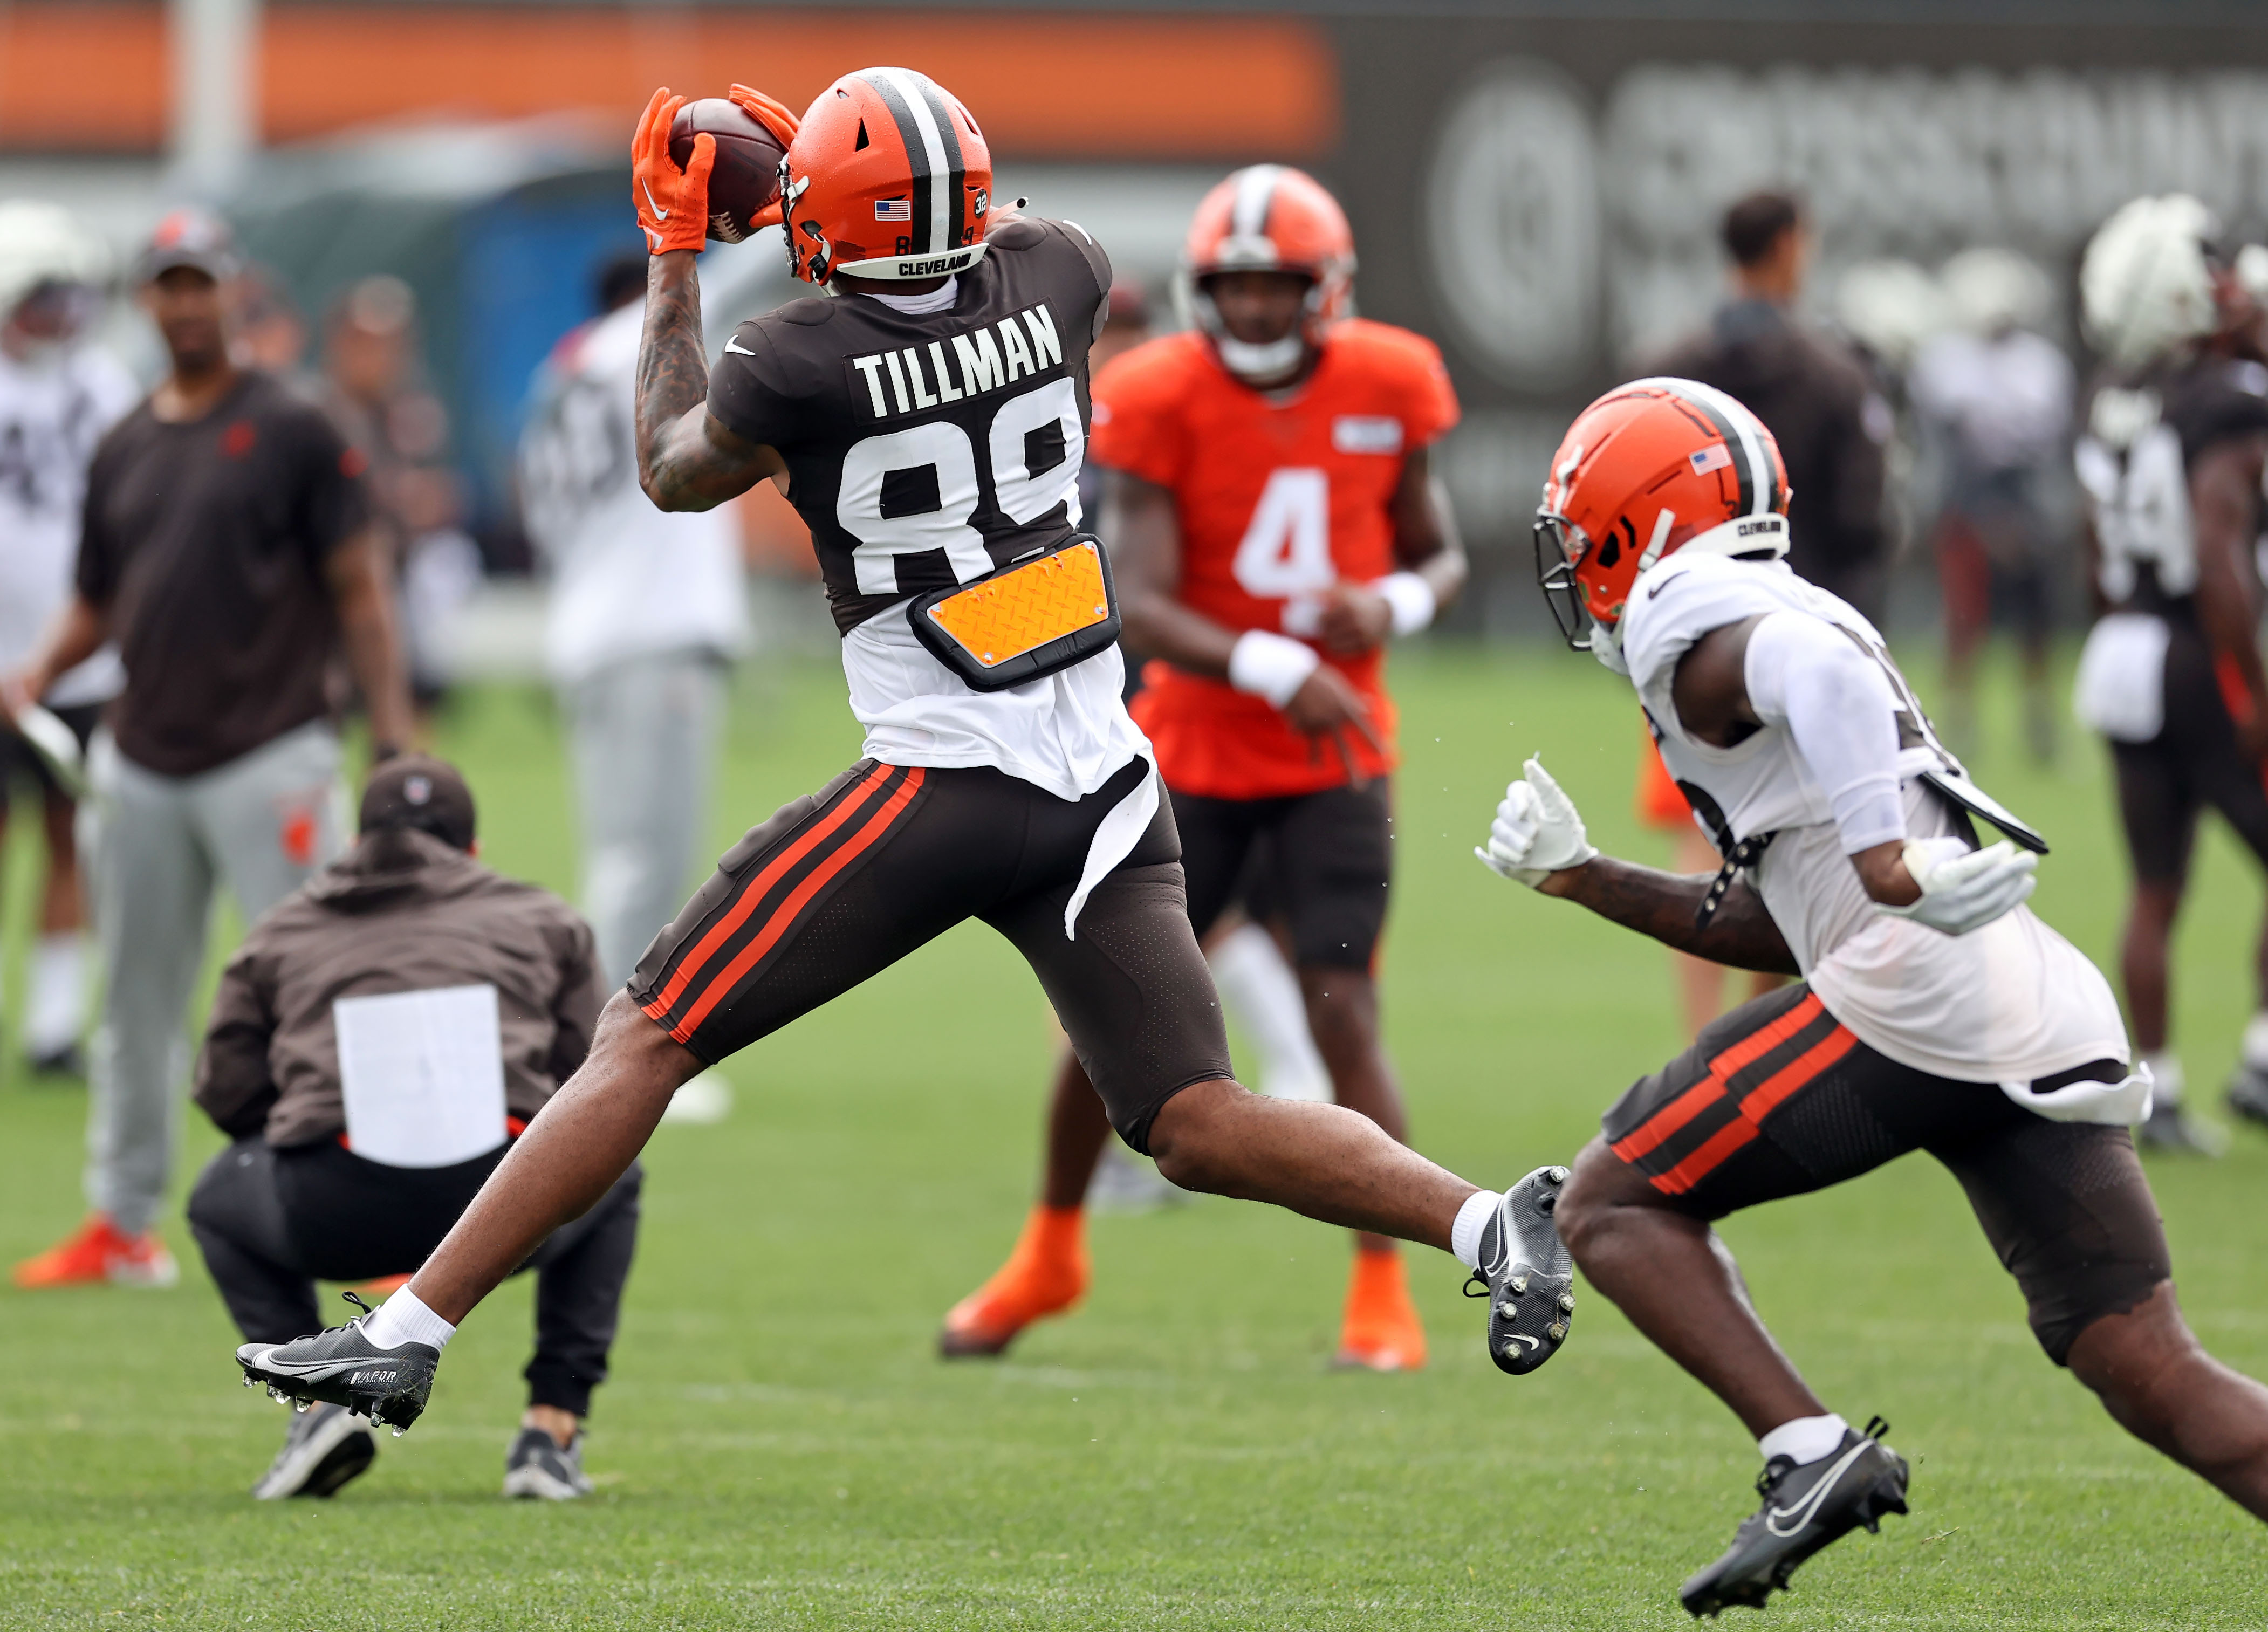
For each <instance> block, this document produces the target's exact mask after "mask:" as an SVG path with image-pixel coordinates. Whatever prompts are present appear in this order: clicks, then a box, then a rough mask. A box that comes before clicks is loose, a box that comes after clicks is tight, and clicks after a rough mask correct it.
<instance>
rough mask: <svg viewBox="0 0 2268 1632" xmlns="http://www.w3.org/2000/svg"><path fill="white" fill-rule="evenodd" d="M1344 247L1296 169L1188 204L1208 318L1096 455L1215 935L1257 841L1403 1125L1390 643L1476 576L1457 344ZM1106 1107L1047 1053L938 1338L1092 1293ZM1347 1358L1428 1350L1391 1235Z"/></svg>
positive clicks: (1383, 1097) (1344, 1340) (986, 1338)
mask: <svg viewBox="0 0 2268 1632" xmlns="http://www.w3.org/2000/svg"><path fill="white" fill-rule="evenodd" d="M1353 272H1354V239H1353V236H1352V234H1351V232H1349V231H1348V228H1347V222H1346V217H1345V215H1344V213H1343V212H1342V211H1341V210H1340V209H1339V206H1338V202H1337V200H1335V199H1334V198H1332V197H1331V195H1329V193H1327V192H1325V191H1324V190H1323V188H1322V187H1321V186H1320V185H1319V184H1318V183H1317V182H1315V181H1314V180H1313V179H1312V178H1311V177H1308V176H1307V175H1305V174H1303V173H1300V172H1299V171H1297V170H1292V169H1289V168H1286V167H1285V166H1284V165H1252V166H1250V167H1249V168H1247V169H1244V170H1240V171H1238V172H1237V173H1235V174H1233V175H1232V176H1230V177H1229V178H1228V179H1227V180H1225V181H1223V182H1221V183H1220V184H1219V186H1218V187H1214V188H1213V190H1212V191H1211V193H1210V194H1208V195H1206V197H1205V199H1204V202H1202V203H1200V204H1199V205H1198V206H1197V216H1196V217H1195V219H1194V221H1193V222H1192V223H1191V224H1190V227H1189V240H1188V244H1187V246H1186V248H1185V249H1184V251H1183V255H1182V290H1181V292H1182V297H1183V299H1184V301H1185V303H1186V304H1187V305H1188V306H1189V308H1190V311H1191V314H1192V315H1193V316H1194V317H1195V319H1196V320H1197V321H1196V324H1195V326H1194V327H1191V328H1189V329H1187V330H1185V331H1183V332H1182V333H1180V334H1171V335H1167V336H1166V337H1164V338H1162V339H1159V340H1153V341H1152V342H1149V343H1148V344H1146V345H1144V346H1141V347H1138V348H1137V349H1134V350H1132V351H1130V352H1129V353H1127V354H1126V356H1124V357H1122V358H1119V359H1117V360H1116V361H1115V362H1114V363H1113V364H1111V366H1110V367H1109V368H1108V370H1106V371H1104V372H1103V373H1102V374H1101V376H1100V377H1099V378H1098V379H1096V381H1095V386H1094V444H1093V446H1092V448H1091V450H1090V452H1091V454H1092V456H1093V458H1094V459H1095V460H1096V462H1097V463H1098V464H1100V465H1101V466H1102V467H1104V468H1105V472H1106V483H1107V485H1106V489H1105V492H1106V515H1107V517H1108V521H1107V524H1106V527H1105V531H1106V533H1108V537H1109V539H1110V547H1111V559H1112V562H1113V563H1114V565H1115V566H1116V570H1117V573H1118V581H1119V585H1120V589H1121V592H1122V593H1123V597H1124V604H1125V609H1126V637H1127V641H1128V643H1130V645H1132V646H1134V647H1135V648H1136V649H1137V650H1138V651H1141V652H1143V653H1144V654H1145V655H1146V656H1147V657H1149V658H1152V659H1153V661H1152V663H1151V664H1150V665H1149V666H1148V668H1147V670H1146V671H1145V681H1146V684H1145V688H1144V689H1143V691H1142V692H1141V694H1140V695H1138V697H1137V698H1136V699H1135V702H1134V704H1133V713H1134V718H1135V719H1136V721H1137V722H1138V723H1139V724H1140V725H1141V726H1142V727H1143V729H1144V730H1145V731H1146V732H1147V733H1148V735H1149V738H1150V740H1151V742H1152V744H1153V745H1154V746H1155V747H1156V749H1157V763H1158V769H1159V771H1160V775H1162V776H1163V777H1164V779H1165V783H1166V788H1167V792H1168V794H1169V795H1170V796H1171V798H1172V801H1173V807H1174V817H1175V826H1176V827H1178V828H1179V829H1180V832H1181V841H1182V871H1183V872H1184V873H1185V875H1186V877H1187V879H1188V892H1189V921H1190V924H1191V926H1192V927H1193V928H1194V929H1195V930H1197V934H1198V935H1199V936H1200V937H1203V936H1204V935H1207V934H1209V933H1210V932H1211V930H1213V928H1214V926H1215V924H1216V923H1218V922H1219V920H1220V919H1221V917H1222V915H1223V914H1224V912H1225V911H1226V909H1227V908H1229V906H1230V904H1231V901H1232V900H1233V897H1234V895H1235V893H1236V891H1237V887H1238V884H1239V880H1240V879H1241V878H1242V877H1243V875H1244V873H1245V871H1246V867H1247V864H1248V861H1249V860H1250V859H1251V857H1252V856H1253V853H1254V851H1255V849H1256V846H1258V847H1260V854H1261V855H1262V856H1264V858H1265V865H1266V866H1267V867H1268V869H1269V877H1268V878H1267V880H1266V882H1267V885H1268V886H1269V887H1268V889H1267V892H1266V893H1267V895H1268V897H1269V899H1270V901H1271V902H1272V903H1273V906H1274V909H1275V911H1276V912H1277V913H1278V915H1280V916H1281V919H1282V920H1283V923H1284V925H1285V929H1286V930H1287V931H1288V939H1289V941H1290V943H1291V949H1292V960H1293V963H1294V965H1295V967H1296V968H1297V971H1298V974H1299V980H1300V989H1301V993H1302V996H1304V998H1305V1000H1306V1008H1307V1022H1308V1026H1309V1028H1310V1030H1311V1031H1312V1032H1313V1033H1314V1040H1315V1041H1316V1043H1317V1045H1318V1047H1319V1048H1320V1050H1321V1053H1322V1058H1323V1062H1324V1064H1325V1065H1326V1067H1327V1068H1328V1070H1329V1075H1330V1080H1331V1086H1332V1089H1333V1092H1334V1097H1335V1098H1336V1099H1337V1102H1338V1103H1339V1104H1340V1105H1342V1106H1348V1107H1350V1108H1351V1109H1353V1110H1357V1111H1360V1112H1361V1113H1362V1114H1364V1115H1366V1116H1367V1117H1369V1118H1370V1119H1371V1120H1372V1121H1374V1122H1376V1123H1377V1124H1378V1125H1379V1126H1380V1127H1381V1128H1384V1129H1385V1130H1386V1131H1387V1132H1388V1133H1390V1134H1392V1135H1393V1136H1395V1138H1397V1139H1398V1138H1402V1137H1403V1136H1404V1119H1403V1106H1402V1096H1401V1092H1400V1091H1399V1089H1398V1088H1397V1087H1396V1085H1395V1079H1394V1072H1393V1069H1392V1067H1391V1066H1390V1065H1389V1064H1388V1062H1387V1058H1386V1055H1385V1051H1384V1049H1383V1048H1382V1047H1381V1043H1380V1039H1379V1022H1378V988H1377V983H1376V980H1375V976H1374V974H1373V959H1374V956H1375V954H1376V952H1377V948H1378V940H1379V932H1380V930H1381V927H1382V926H1383V924H1384V923H1385V919H1386V905H1387V888H1388V880H1389V877H1390V874H1391V871H1392V863H1391V856H1392V850H1393V839H1392V815H1391V811H1392V805H1391V802H1390V800H1389V798H1388V775H1389V773H1390V772H1391V771H1392V770H1393V768H1394V763H1395V752H1394V724H1395V717H1394V705H1393V702H1392V700H1391V699H1390V698H1389V697H1388V695H1387V692H1386V687H1385V658H1386V651H1385V649H1386V644H1387V642H1388V639H1389V638H1390V637H1392V636H1395V635H1403V634H1410V633H1413V632H1415V631H1417V630H1418V629H1424V628H1425V626H1426V625H1427V624H1428V623H1430V622H1431V621H1432V618H1433V614H1434V612H1435V610H1436V608H1438V607H1439V606H1441V605H1442V604H1444V603H1445V602H1447V600H1448V599H1450V598H1451V597H1452V596H1454V594H1455V593H1456V592H1457V591H1458V590H1459V589H1461V588H1462V586H1463V584H1464V581H1465V558H1464V552H1463V550H1462V548H1460V546H1459V544H1458V541H1457V536H1456V531H1455V526H1454V522H1453V520H1452V518H1451V516H1450V512H1449V507H1448V503H1447V495H1446V494H1445V493H1444V492H1443V491H1442V489H1441V484H1440V480H1439V478H1438V477H1436V476H1435V475H1434V474H1433V472H1432V463H1431V458H1430V454H1431V450H1432V444H1433V443H1434V442H1435V441H1436V440H1438V439H1439V438H1440V437H1441V436H1442V434H1443V433H1445V432H1446V431H1447V430H1448V429H1449V428H1450V427H1451V426H1452V425H1454V423H1456V418H1457V404H1456V398H1455V395H1454V393H1453V392H1452V391H1451V389H1450V386H1449V379H1448V375H1447V371H1445V370H1444V369H1443V367H1442V365H1441V359H1440V353H1439V352H1437V351H1436V350H1435V349H1433V347H1432V344H1431V342H1427V341H1425V340H1424V339H1421V338H1420V337H1419V336H1418V335H1416V334H1410V332H1409V331H1407V330H1405V329H1400V328H1395V327H1389V326H1388V325H1386V324H1383V323H1374V322H1369V321H1366V320H1362V319H1359V318H1356V317H1354V316H1352V315H1351V312H1350V311H1349V307H1350V305H1351V299H1352V294H1353V290H1352V278H1353ZM1109 1132H1110V1127H1109V1124H1108V1121H1106V1120H1105V1119H1104V1117H1103V1114H1102V1110H1101V1104H1100V1103H1099V1102H1098V1101H1097V1099H1096V1098H1095V1095H1094V1089H1093V1088H1092V1087H1090V1086H1089V1084H1088V1079H1087V1077H1086V1072H1085V1071H1084V1070H1083V1069H1082V1067H1081V1065H1080V1062H1079V1058H1078V1057H1077V1055H1066V1056H1065V1057H1064V1061H1063V1063H1062V1065H1061V1068H1060V1069H1059V1070H1058V1071H1057V1077H1056V1084H1055V1102H1054V1105H1053V1106H1052V1107H1051V1110H1050V1114H1049V1141H1048V1165H1047V1173H1046V1176H1045V1179H1044V1181H1043V1183H1042V1193H1041V1200H1040V1203H1039V1205H1038V1206H1036V1207H1035V1208H1034V1209H1033V1211H1032V1214H1031V1217H1030V1218H1029V1219H1028V1220H1027V1223H1026V1224H1025V1227H1024V1233H1023V1237H1022V1239H1020V1241H1019V1242H1018V1243H1017V1246H1016V1249H1015V1251H1014V1253H1013V1254H1012V1255H1011V1256H1010V1258H1009V1260H1008V1261H1007V1263H1006V1264H1005V1266H1004V1267H1003V1268H1001V1269H1000V1270H999V1272H998V1274H996V1275H994V1276H993V1277H992V1278H991V1280H990V1281H988V1282H987V1283H985V1284H984V1285H983V1286H982V1287H980V1288H979V1289H978V1290H976V1292H974V1293H972V1294H971V1295H970V1296H969V1297H968V1298H965V1299H963V1300H962V1301H961V1304H960V1305H958V1306H956V1307H955V1308H954V1310H953V1311H952V1312H951V1313H950V1314H948V1315H947V1316H946V1323H945V1329H944V1332H943V1333H942V1334H941V1335H940V1337H939V1346H940V1347H941V1349H943V1351H944V1352H945V1353H946V1354H948V1355H968V1354H979V1355H997V1354H998V1353H1000V1352H1001V1351H1002V1350H1003V1349H1005V1348H1006V1347H1007V1345H1008V1343H1009V1342H1010V1341H1011V1340H1012V1339H1013V1338H1014V1337H1015V1335H1016V1334H1017V1333H1018V1332H1020V1330H1022V1329H1023V1327H1025V1326H1026V1325H1027V1324H1028V1323H1030V1322H1031V1321H1033V1320H1036V1319H1039V1318H1040V1317H1042V1316H1043V1315H1048V1314H1053V1313H1056V1312H1060V1311H1062V1310H1064V1309H1066V1308H1068V1307H1070V1306H1071V1305H1072V1304H1073V1303H1075V1302H1076V1301H1077V1300H1078V1298H1079V1297H1080V1295H1081V1294H1082V1293H1084V1291H1085V1290H1086V1279H1087V1258H1086V1241H1085V1237H1084V1217H1085V1215H1084V1212H1083V1210H1082V1200H1083V1198H1084V1196H1085V1195H1086V1187H1087V1179H1088V1176H1089V1174H1091V1173H1093V1172H1094V1165H1095V1162H1096V1160H1097V1158H1099V1157H1100V1155H1101V1150H1102V1148H1103V1144H1104V1142H1105V1140H1106V1139H1107V1138H1108V1135H1109ZM1337 1358H1338V1361H1339V1363H1340V1364H1344V1365H1360V1366H1367V1367H1369V1368H1371V1369H1373V1370H1376V1371H1396V1370H1402V1369H1406V1368H1410V1367H1414V1366H1418V1365H1422V1364H1425V1328H1424V1327H1423V1326H1422V1325H1421V1324H1420V1322H1419V1320H1418V1311H1417V1308H1416V1306H1415V1305H1413V1304H1412V1303H1411V1302H1410V1294H1409V1290H1408V1288H1407V1286H1406V1285H1405V1283H1404V1281H1403V1266H1402V1259H1401V1256H1400V1253H1399V1252H1398V1251H1397V1250H1396V1247H1395V1243H1394V1241H1392V1240H1391V1239H1388V1238H1387V1237H1385V1236H1382V1235H1378V1234H1374V1233H1365V1234H1361V1235H1359V1236H1358V1237H1357V1244H1356V1252H1355V1261H1354V1272H1353V1277H1352V1281H1351V1284H1350V1286H1349V1288H1348V1291H1347V1298H1346V1305H1345V1310H1344V1317H1343V1320H1342V1322H1341V1329H1340V1335H1339V1342H1338V1349H1337Z"/></svg>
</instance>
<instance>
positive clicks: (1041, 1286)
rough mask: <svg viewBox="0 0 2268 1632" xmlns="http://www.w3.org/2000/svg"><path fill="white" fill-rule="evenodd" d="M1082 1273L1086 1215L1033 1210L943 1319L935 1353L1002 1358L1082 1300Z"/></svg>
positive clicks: (1077, 1211)
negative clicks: (1011, 1246)
mask: <svg viewBox="0 0 2268 1632" xmlns="http://www.w3.org/2000/svg"><path fill="white" fill-rule="evenodd" d="M1088 1273H1089V1270H1088V1267H1087V1260H1086V1214H1085V1213H1084V1212H1082V1211H1081V1210H1080V1209H1078V1208H1076V1207H1060V1208H1058V1207H1035V1208H1034V1209H1032V1215H1031V1217H1029V1218H1027V1219H1026V1220H1025V1221H1024V1233H1023V1234H1022V1235H1020V1236H1019V1237H1018V1238H1017V1239H1016V1250H1015V1251H1014V1252H1013V1253H1009V1254H1008V1261H1007V1262H1006V1263H1005V1264H1003V1265H1001V1266H1000V1268H999V1271H998V1273H997V1274H995V1275H993V1277H992V1278H991V1279H990V1280H989V1281H987V1282H986V1283H984V1284H983V1285H982V1286H980V1287H978V1288H977V1289H976V1290H975V1291H973V1292H971V1293H970V1294H969V1295H968V1297H966V1298H962V1299H961V1301H960V1302H959V1303H957V1304H955V1305H954V1306H953V1309H952V1312H950V1313H948V1314H947V1315H946V1317H945V1328H944V1330H942V1331H940V1332H939V1334H937V1351H938V1353H939V1354H940V1355H942V1356H945V1357H946V1359H948V1360H957V1359H963V1358H968V1357H970V1356H984V1357H990V1356H994V1355H998V1354H1000V1353H1002V1352H1003V1351H1005V1349H1007V1347H1008V1345H1009V1344H1010V1343H1012V1342H1015V1341H1016V1334H1017V1333H1019V1332H1020V1331H1022V1330H1023V1329H1024V1328H1025V1327H1027V1326H1029V1325H1031V1323H1032V1322H1033V1321H1035V1320H1041V1319H1042V1318H1044V1317H1046V1316H1048V1315H1051V1314H1061V1313H1063V1312H1064V1311H1065V1310H1067V1309H1069V1308H1071V1306H1072V1305H1075V1304H1077V1303H1078V1302H1079V1299H1080V1298H1084V1297H1085V1296H1086V1282H1087V1275H1088Z"/></svg>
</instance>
